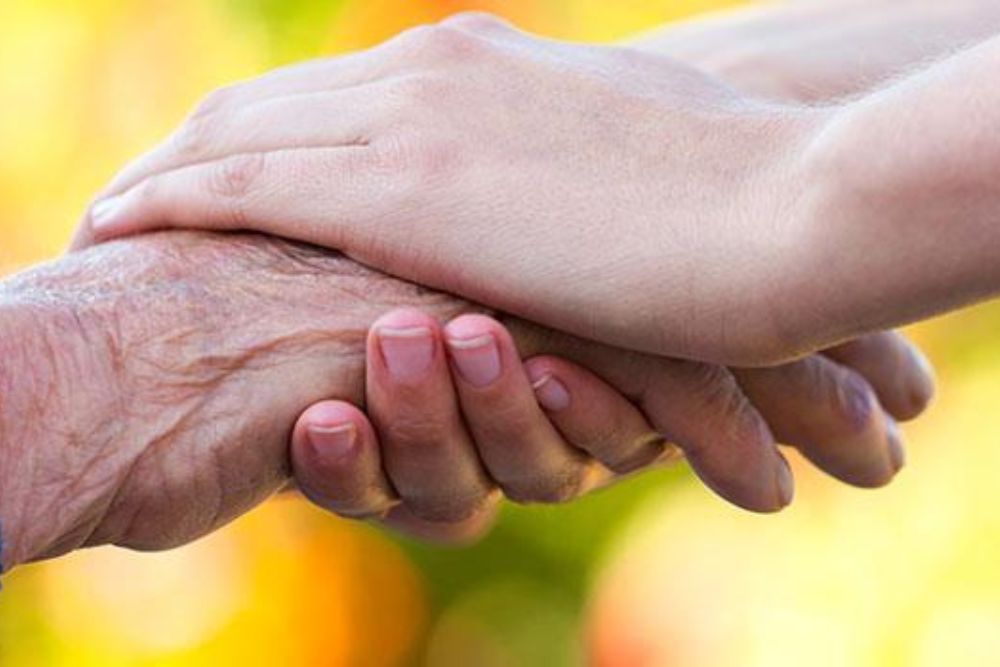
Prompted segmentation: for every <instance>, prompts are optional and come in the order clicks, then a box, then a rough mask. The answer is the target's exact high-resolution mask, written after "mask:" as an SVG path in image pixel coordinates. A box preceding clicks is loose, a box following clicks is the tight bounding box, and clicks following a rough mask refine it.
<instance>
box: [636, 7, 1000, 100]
mask: <svg viewBox="0 0 1000 667" xmlns="http://www.w3.org/2000/svg"><path fill="white" fill-rule="evenodd" d="M997 32H1000V3H997V2H994V1H993V0H954V1H949V2H940V1H939V0H880V1H879V0H815V1H808V2H795V1H785V2H773V3H764V4H759V5H758V4H755V5H753V6H751V7H748V8H744V9H738V10H730V11H723V12H718V13H713V14H709V15H707V16H705V17H699V18H695V19H693V20H690V21H685V22H681V23H677V24H671V25H668V26H666V27H664V28H662V29H660V30H657V31H656V32H653V33H649V34H646V35H643V36H641V37H640V38H638V39H637V40H635V41H634V44H635V45H637V46H638V47H640V48H642V49H644V50H649V51H653V52H657V53H662V54H664V55H668V56H671V57H674V58H678V59H681V60H684V61H685V62H688V63H690V64H693V65H695V66H697V67H700V68H702V69H705V70H708V71H710V72H712V73H714V74H717V75H719V76H721V77H723V78H724V79H726V80H727V81H729V82H730V83H732V84H733V85H734V86H735V87H737V88H739V89H740V90H741V91H743V92H746V93H749V94H753V95H760V96H764V97H770V98H775V99H786V100H797V101H811V102H825V101H828V100H831V99H835V98H840V97H845V96H850V95H856V94H858V93H862V92H865V91H869V90H872V89H874V88H876V87H877V86H879V85H882V84H884V83H885V82H886V81H888V80H890V79H892V78H894V77H897V76H899V75H901V74H904V73H906V72H908V71H910V70H912V69H913V68H914V67H915V66H920V65H921V64H923V63H926V62H927V61H928V60H929V59H934V58H938V57H940V56H942V55H945V54H947V53H950V52H952V51H954V50H956V49H959V48H962V47H965V46H968V45H969V44H973V43H975V42H978V41H979V40H982V39H986V38H988V37H990V36H991V35H993V34H996V33H997Z"/></svg>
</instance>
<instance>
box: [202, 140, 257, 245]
mask: <svg viewBox="0 0 1000 667" xmlns="http://www.w3.org/2000/svg"><path fill="white" fill-rule="evenodd" d="M265 163H266V156H265V155H264V154H263V153H248V154H246V155H237V156H234V157H231V158H227V159H225V160H222V161H220V162H219V163H218V165H217V166H216V167H215V168H214V169H213V170H212V172H211V175H210V177H209V179H208V184H207V187H208V190H209V193H210V194H211V195H213V196H214V197H216V198H217V199H219V200H220V204H221V206H222V208H223V212H224V213H225V215H226V217H227V218H228V219H229V223H230V224H231V225H233V226H234V227H243V226H245V225H246V223H247V208H246V207H247V199H248V196H249V194H250V193H251V192H252V191H253V189H254V187H255V185H256V183H257V180H258V179H259V177H260V175H261V173H262V172H263V171H264V167H265Z"/></svg>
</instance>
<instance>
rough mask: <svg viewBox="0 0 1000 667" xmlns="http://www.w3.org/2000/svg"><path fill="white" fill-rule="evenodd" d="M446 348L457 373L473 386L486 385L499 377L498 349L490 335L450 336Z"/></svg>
mask: <svg viewBox="0 0 1000 667" xmlns="http://www.w3.org/2000/svg"><path fill="white" fill-rule="evenodd" d="M448 349H449V350H451V358H452V359H453V360H454V362H455V367H456V368H457V369H458V373H459V375H461V376H462V377H463V378H464V379H465V381H466V382H468V383H469V384H471V385H472V386H473V387H486V386H488V385H491V384H493V383H494V382H496V381H497V380H498V379H499V378H500V350H499V348H497V342H496V339H494V338H493V336H492V335H490V334H486V335H485V336H479V337H477V338H469V339H466V340H461V339H454V338H450V339H448Z"/></svg>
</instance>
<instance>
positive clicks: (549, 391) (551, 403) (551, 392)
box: [531, 375, 570, 412]
mask: <svg viewBox="0 0 1000 667" xmlns="http://www.w3.org/2000/svg"><path fill="white" fill-rule="evenodd" d="M531 387H532V388H533V389H534V390H535V396H536V397H537V398H538V402H539V403H541V405H542V407H543V408H545V409H546V410H548V411H549V412H560V411H562V410H565V409H566V408H568V407H569V404H570V396H569V391H567V390H566V385H564V384H563V383H562V382H560V381H559V380H557V379H555V377H553V376H552V375H545V376H543V377H542V378H541V379H540V380H538V381H537V382H535V383H534V384H532V385H531Z"/></svg>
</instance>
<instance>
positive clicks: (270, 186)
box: [80, 15, 824, 363]
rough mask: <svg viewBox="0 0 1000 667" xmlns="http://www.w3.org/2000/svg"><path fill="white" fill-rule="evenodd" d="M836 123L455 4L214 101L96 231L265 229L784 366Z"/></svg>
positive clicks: (433, 280)
mask: <svg viewBox="0 0 1000 667" xmlns="http://www.w3.org/2000/svg"><path fill="white" fill-rule="evenodd" d="M823 118H824V114H823V113H822V112H820V111H816V110H804V109H796V110H792V109H791V108H789V109H785V108H779V107H777V106H775V105H773V104H765V103H760V102H756V101H752V100H750V99H748V98H745V97H743V96H741V95H739V94H737V93H736V92H735V91H734V90H733V89H731V88H729V87H728V86H727V85H725V84H724V83H722V82H721V81H718V80H715V79H712V78H710V77H708V76H705V75H703V74H701V73H700V72H698V71H696V70H694V69H692V68H690V67H688V66H685V65H681V64H680V63H677V62H676V61H673V60H670V59H668V58H664V57H661V56H657V55H653V54H648V53H644V52H640V51H638V50H636V49H629V48H613V47H599V46H583V45H572V44H564V43H557V42H553V41H548V40H544V39H539V38H536V37H532V36H529V35H525V34H522V33H520V32H518V31H516V30H514V29H513V28H511V27H509V26H507V25H505V24H503V23H501V22H499V21H497V20H495V19H492V18H490V17H485V16H482V15H461V16H459V17H456V18H453V19H449V20H447V21H445V22H444V23H442V24H440V25H434V26H425V27H422V28H418V29H414V30H411V31H408V32H406V33H404V34H402V35H400V36H399V37H397V38H395V39H393V40H391V41H389V42H388V43H386V44H384V45H382V46H379V47H377V48H374V49H372V50H370V51H366V52H363V53H358V54H354V55H351V56H347V57H343V58H334V59H327V60H321V61H317V62H311V63H305V64H301V65H296V66H293V67H289V68H285V69H282V70H278V71H276V72H274V73H271V74H269V75H266V76H264V77H261V78H260V79H257V80H255V81H251V82H248V83H245V84H240V85H237V86H234V87H231V88H228V89H224V90H222V91H220V92H218V93H215V94H213V95H211V96H210V97H209V98H208V99H207V100H206V102H205V103H204V104H202V105H201V107H200V108H199V109H198V111H197V112H196V113H195V114H194V116H192V118H191V119H189V120H188V121H187V122H186V123H185V124H184V125H183V126H182V127H181V128H180V130H179V131H178V132H177V133H176V134H175V135H174V136H173V137H172V138H171V139H170V140H168V141H167V142H166V143H165V144H164V145H163V146H161V147H160V148H158V149H156V150H154V151H153V152H152V153H150V154H149V155H147V156H145V157H143V158H141V159H140V160H138V161H136V162H135V163H133V164H132V165H130V166H129V167H127V168H126V169H125V170H124V171H123V172H122V173H121V174H119V175H118V177H117V178H115V180H114V182H113V183H112V184H111V186H110V187H109V188H108V189H107V190H106V191H105V192H104V193H102V195H101V199H100V201H98V202H97V203H96V204H95V206H94V207H93V208H92V210H91V215H90V220H91V222H92V225H91V227H90V229H89V230H88V234H85V235H84V236H82V237H81V238H80V243H86V242H88V241H89V240H90V239H91V238H92V237H91V236H90V233H93V234H96V238H101V239H103V238H108V237H110V236H113V235H120V234H125V233H131V232H138V231H142V230H147V229H151V228H154V227H160V226H170V225H175V226H195V227H209V228H214V229H244V228H252V229H256V230H260V231H265V232H268V233H272V234H277V235H283V236H288V237H293V238H297V239H302V240H307V241H310V242H313V243H317V244H320V245H326V246H330V247H335V248H339V249H342V250H344V251H345V252H346V253H347V254H348V255H350V256H351V257H353V258H356V259H358V260H360V261H362V262H363V263H366V264H369V265H372V266H374V267H377V268H380V269H383V270H385V271H387V272H389V273H392V274H394V275H398V276H402V277H405V278H408V279H411V280H414V281H416V282H419V283H421V284H425V285H429V286H434V287H438V288H442V289H445V290H448V291H451V292H455V293H458V294H461V295H464V296H466V297H468V298H471V299H473V300H475V301H477V302H480V303H483V304H486V305H488V306H491V307H495V308H498V309H501V310H503V311H505V312H510V313H513V314H517V315H521V316H524V317H526V318H528V319H530V320H532V321H537V322H540V323H543V324H547V325H549V326H553V327H556V328H559V329H563V330H566V331H570V332H572V333H575V334H577V335H580V336H582V337H585V338H591V339H595V340H600V341H604V342H607V343H611V344H616V345H619V346H622V347H627V348H630V349H637V350H643V351H650V352H655V353H659V354H666V355H670V356H677V357H685V358H698V359H706V360H712V361H719V362H742V363H751V362H760V361H774V360H776V359H782V360H784V359H788V358H790V357H792V356H795V355H796V354H798V353H800V352H802V351H804V350H803V349H802V348H803V345H802V344H801V341H799V340H798V336H797V334H796V335H795V336H793V335H792V333H791V332H788V331H785V330H784V329H783V327H784V326H785V324H786V322H785V321H784V320H783V318H782V316H781V311H783V309H785V308H786V307H787V308H792V307H793V306H794V305H795V304H788V303H786V301H787V299H785V298H784V297H785V295H784V294H782V295H781V298H778V294H777V293H776V291H775V288H776V286H778V285H781V284H783V281H787V280H789V276H794V275H795V274H796V272H798V271H799V270H800V268H801V267H798V266H793V264H794V263H795V261H796V257H797V256H798V253H797V252H795V251H794V250H795V244H796V242H797V241H798V240H800V239H801V238H802V237H803V230H802V229H801V228H800V227H799V226H798V225H799V218H798V217H797V215H796V210H797V203H798V201H799V193H800V188H799V187H798V186H799V185H800V183H799V181H798V180H797V171H796V170H797V169H798V168H799V167H800V166H801V165H800V164H799V162H800V155H801V154H802V151H803V150H804V148H805V147H806V145H807V144H808V143H809V142H810V141H811V140H812V134H813V132H814V131H815V130H816V129H817V127H818V123H819V122H820V121H821V120H822V119H823ZM791 184H795V186H794V187H791ZM512 267H515V268H514V270H512ZM799 305H801V304H799ZM806 306H809V304H806ZM792 338H795V339H796V341H795V343H794V344H793V343H791V342H789V341H790V340H791V339H792Z"/></svg>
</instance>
